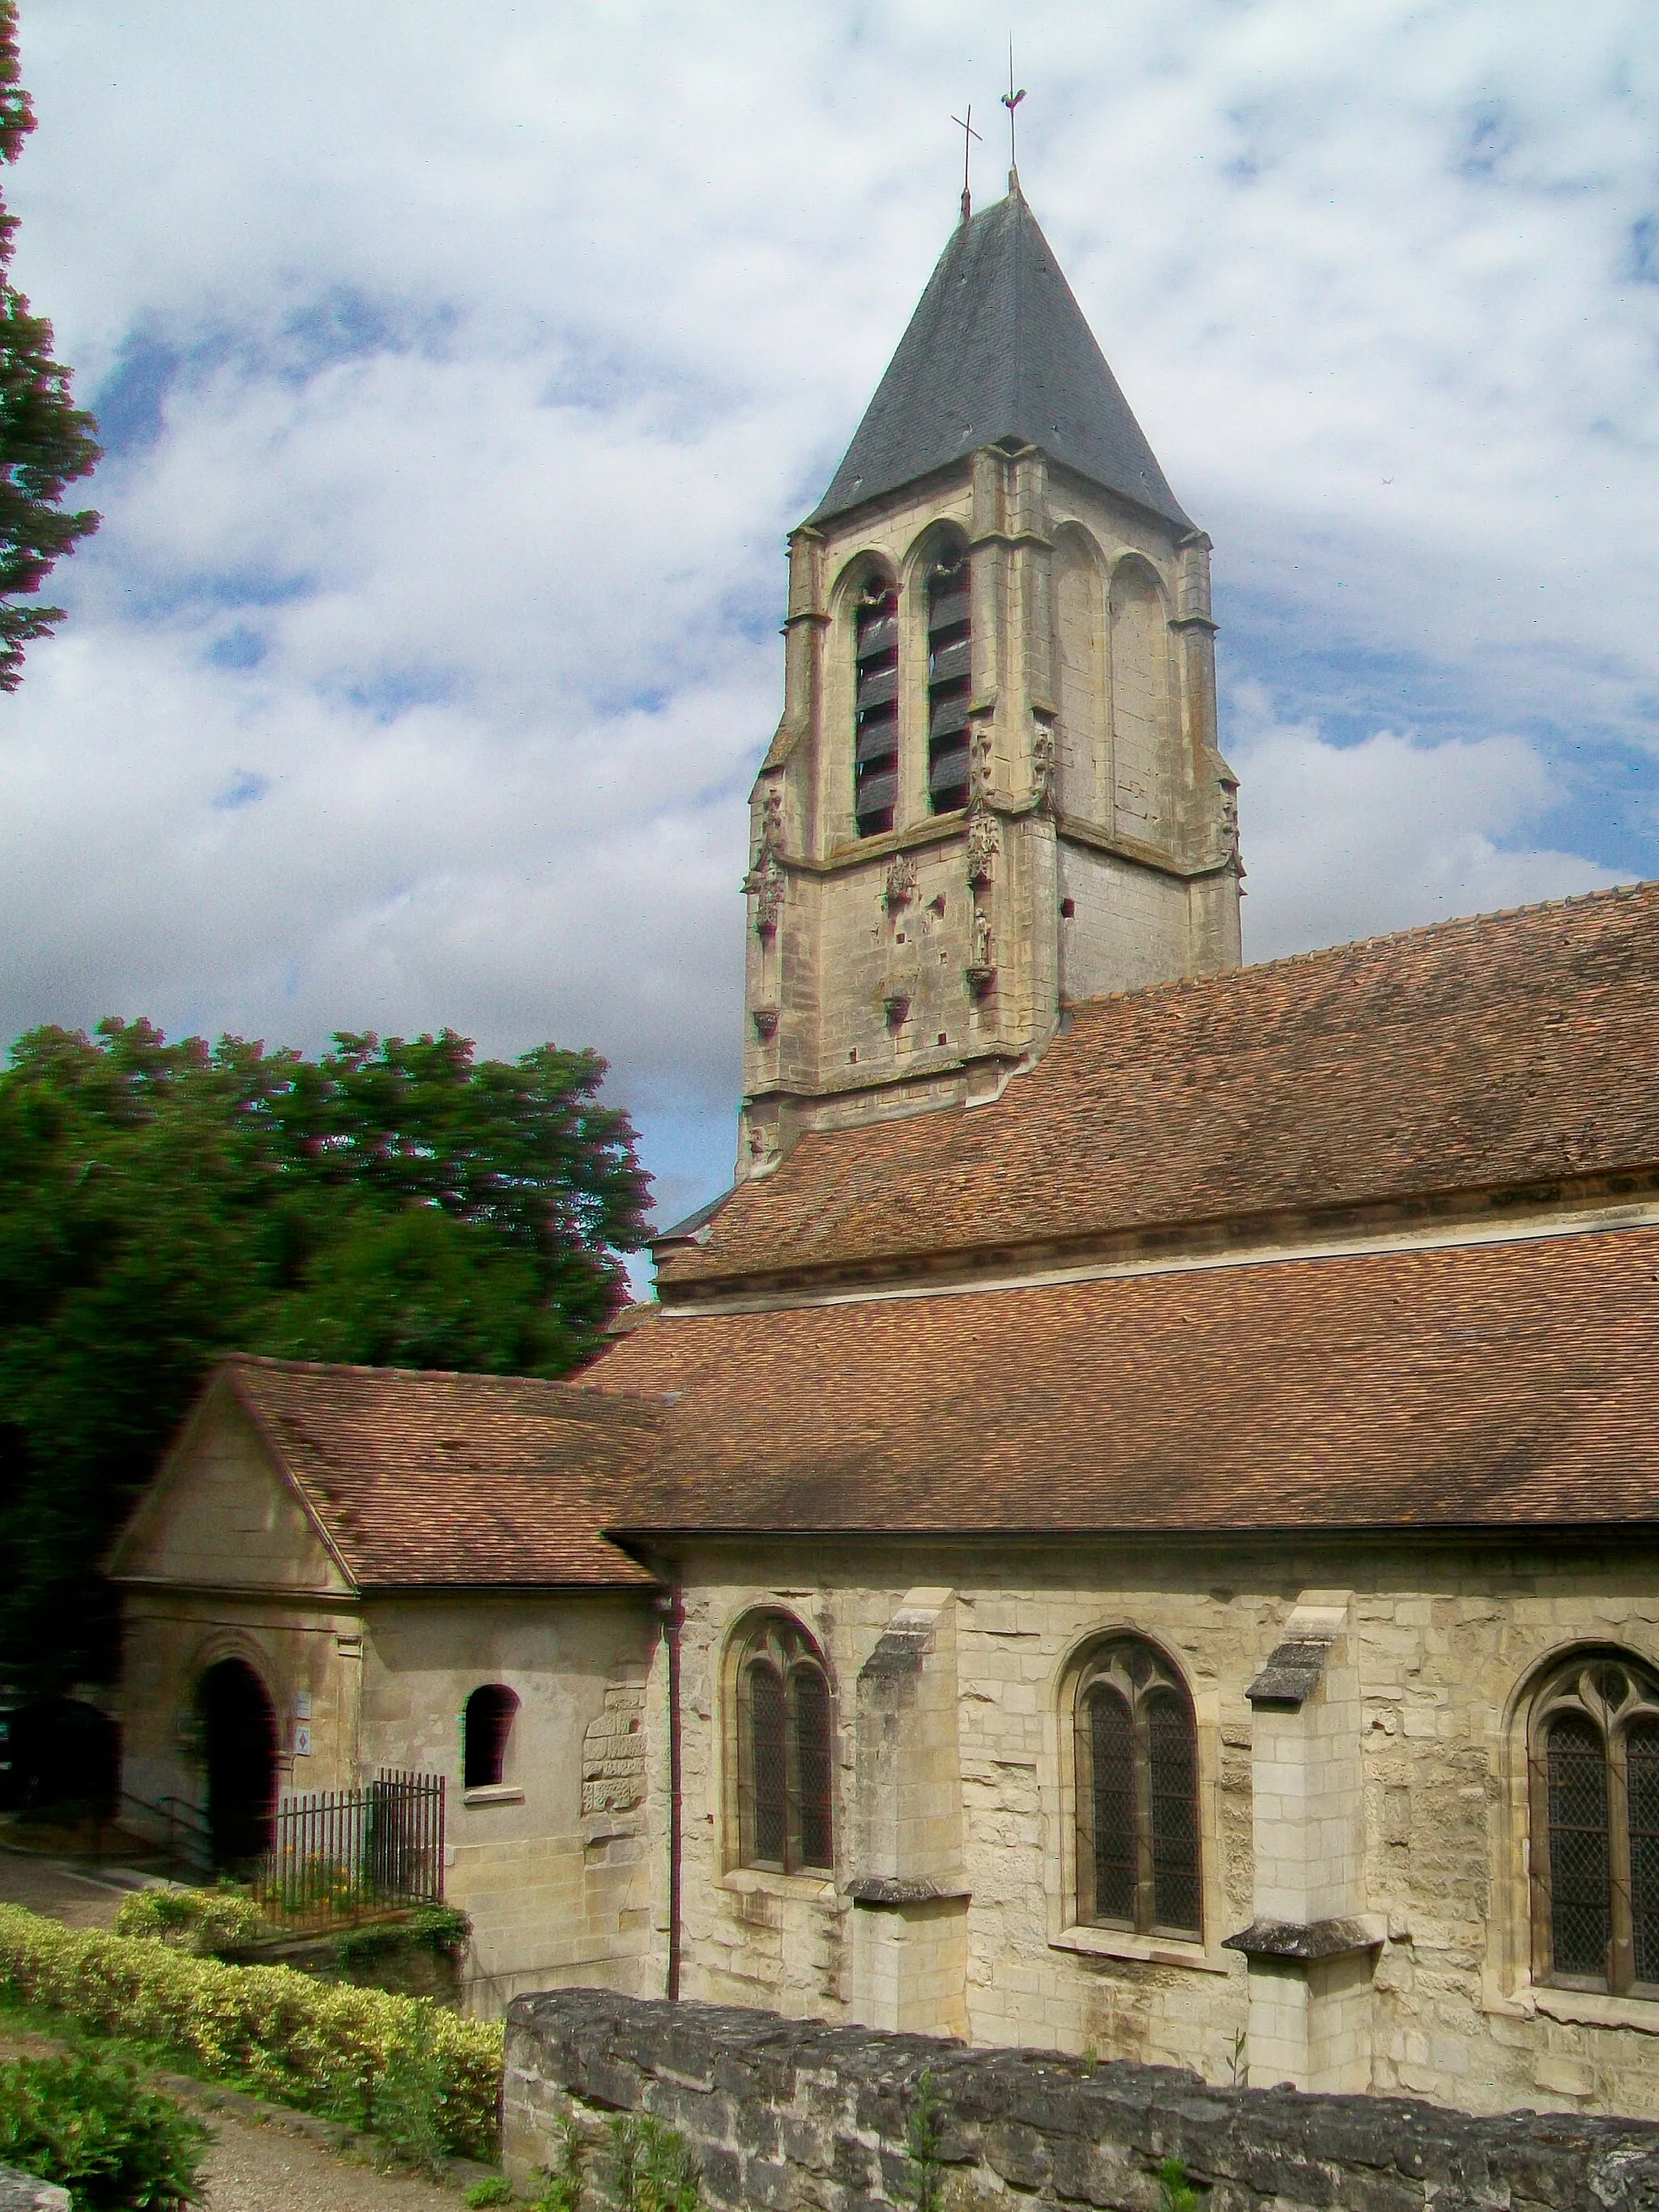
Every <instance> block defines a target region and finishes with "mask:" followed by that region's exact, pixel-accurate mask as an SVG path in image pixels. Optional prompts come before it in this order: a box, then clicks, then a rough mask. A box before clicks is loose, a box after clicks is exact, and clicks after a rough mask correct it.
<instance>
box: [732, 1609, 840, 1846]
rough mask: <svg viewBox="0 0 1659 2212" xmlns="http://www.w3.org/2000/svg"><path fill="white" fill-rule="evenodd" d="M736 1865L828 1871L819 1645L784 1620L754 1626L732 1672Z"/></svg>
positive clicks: (829, 1778)
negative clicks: (734, 1675) (734, 1678)
mask: <svg viewBox="0 0 1659 2212" xmlns="http://www.w3.org/2000/svg"><path fill="white" fill-rule="evenodd" d="M736 1721H737V1746H736V1749H737V1776H738V1863H739V1864H740V1865H743V1866H748V1867H766V1868H769V1869H772V1870H773V1871H774V1872H775V1873H778V1874H803V1873H809V1872H810V1873H813V1874H824V1875H828V1874H830V1873H832V1872H833V1871H834V1869H835V1863H836V1850H835V1843H836V1838H835V1815H834V1811H833V1798H834V1784H835V1759H834V1748H833V1747H834V1716H833V1711H832V1708H831V1701H830V1696H829V1674H828V1673H827V1672H826V1670H825V1668H824V1664H823V1657H822V1656H821V1655H820V1653H819V1651H818V1649H817V1645H816V1644H814V1643H813V1641H812V1639H811V1637H810V1636H809V1635H808V1634H807V1633H806V1632H805V1629H804V1628H802V1627H801V1626H800V1625H799V1622H798V1621H794V1620H789V1619H788V1618H787V1616H785V1615H782V1614H775V1615H769V1616H768V1617H767V1618H766V1619H765V1620H760V1621H757V1622H756V1623H754V1624H753V1626H751V1627H750V1630H749V1632H748V1633H747V1634H746V1635H745V1636H744V1639H743V1641H742V1644H741V1645H740V1646H739V1649H738V1664H737V1712H736Z"/></svg>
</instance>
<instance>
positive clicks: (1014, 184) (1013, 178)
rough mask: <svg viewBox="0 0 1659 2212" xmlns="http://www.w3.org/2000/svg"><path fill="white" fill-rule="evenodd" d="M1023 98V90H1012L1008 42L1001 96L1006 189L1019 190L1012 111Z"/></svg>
mask: <svg viewBox="0 0 1659 2212" xmlns="http://www.w3.org/2000/svg"><path fill="white" fill-rule="evenodd" d="M1024 97H1025V88H1024V85H1021V87H1020V88H1019V90H1018V92H1016V91H1015V90H1014V42H1013V40H1012V39H1010V40H1009V41H1008V89H1007V91H1006V92H1005V93H1004V94H1003V95H1002V104H1003V106H1005V107H1006V109H1007V111H1008V189H1009V191H1011V192H1017V191H1018V190H1019V165H1018V162H1017V161H1015V159H1014V110H1015V109H1016V108H1017V107H1018V106H1019V103H1020V102H1021V100H1024Z"/></svg>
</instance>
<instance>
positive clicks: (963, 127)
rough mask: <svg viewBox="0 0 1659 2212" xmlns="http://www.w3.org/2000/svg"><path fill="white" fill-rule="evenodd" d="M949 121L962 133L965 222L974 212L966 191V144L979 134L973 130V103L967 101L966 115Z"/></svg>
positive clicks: (963, 209) (967, 153) (981, 141)
mask: <svg viewBox="0 0 1659 2212" xmlns="http://www.w3.org/2000/svg"><path fill="white" fill-rule="evenodd" d="M951 122H952V123H954V124H955V125H956V126H957V130H958V131H961V133H962V219H963V222H967V220H968V218H969V216H970V215H971V214H972V213H973V211H974V204H973V200H972V197H971V196H970V195H969V190H968V156H969V152H970V151H971V150H972V149H970V147H969V143H968V142H969V139H971V138H979V133H978V131H975V128H974V103H973V101H972V100H969V103H968V112H967V113H966V115H953V116H952V117H951ZM980 143H981V145H983V144H984V143H985V142H984V140H983V139H982V138H981V139H980Z"/></svg>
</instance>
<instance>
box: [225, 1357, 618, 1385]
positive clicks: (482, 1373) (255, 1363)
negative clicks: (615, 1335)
mask: <svg viewBox="0 0 1659 2212" xmlns="http://www.w3.org/2000/svg"><path fill="white" fill-rule="evenodd" d="M220 1364H221V1365H222V1366H224V1367H264V1368H269V1369H271V1370H274V1371H275V1372H276V1373H278V1374H283V1375H394V1376H407V1377H409V1378H410V1379H411V1380H418V1381H420V1382H423V1383H424V1382H429V1383H513V1384H514V1385H516V1386H518V1387H520V1388H522V1387H523V1385H524V1384H526V1383H533V1384H535V1385H536V1387H537V1388H538V1389H548V1390H572V1389H575V1388H576V1387H577V1386H576V1385H575V1383H573V1382H572V1381H571V1380H570V1378H569V1377H568V1376H563V1375H495V1374H491V1373H489V1371H488V1370H485V1369H483V1368H477V1367H381V1366H374V1365H372V1364H369V1363H368V1362H366V1361H362V1360H354V1359H279V1358H276V1355H275V1354H274V1353H272V1352H225V1353H224V1354H223V1355H222V1358H221V1361H220Z"/></svg>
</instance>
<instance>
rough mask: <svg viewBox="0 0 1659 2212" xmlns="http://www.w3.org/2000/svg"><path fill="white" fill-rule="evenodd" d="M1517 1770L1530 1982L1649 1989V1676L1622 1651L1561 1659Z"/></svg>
mask: <svg viewBox="0 0 1659 2212" xmlns="http://www.w3.org/2000/svg"><path fill="white" fill-rule="evenodd" d="M1528 1779H1529V1784H1530V1800H1531V1823H1532V1838H1531V1840H1532V1872H1533V1973H1534V1978H1535V1979H1537V1980H1539V1981H1547V1982H1555V1983H1558V1984H1561V1985H1562V1986H1564V1987H1565V1988H1567V1989H1576V1990H1603V1991H1606V1992H1607V1993H1608V1994H1609V1995H1612V1996H1626V1995H1628V1994H1629V1993H1630V1992H1632V1990H1640V1991H1642V1992H1643V1993H1644V1994H1650V1995H1651V1994H1654V1993H1655V1992H1656V1991H1659V1675H1656V1674H1654V1673H1653V1672H1652V1670H1650V1668H1646V1667H1644V1666H1643V1665H1641V1664H1640V1663H1639V1662H1637V1661H1634V1660H1632V1659H1630V1658H1628V1657H1626V1656H1625V1655H1624V1654H1622V1653H1620V1654H1618V1655H1616V1656H1608V1655H1606V1654H1602V1655H1600V1656H1586V1655H1583V1654H1580V1655H1579V1656H1577V1657H1576V1658H1573V1659H1570V1660H1568V1661H1566V1662H1564V1664H1563V1665H1561V1666H1560V1667H1559V1668H1557V1669H1556V1670H1555V1671H1554V1673H1553V1674H1552V1675H1551V1676H1550V1678H1549V1679H1548V1680H1547V1682H1546V1683H1545V1684H1544V1686H1543V1687H1542V1688H1541V1690H1540V1692H1539V1693H1538V1695H1537V1697H1536V1698H1535V1699H1534V1703H1533V1708H1532V1714H1531V1718H1530V1723H1529V1741H1528Z"/></svg>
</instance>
